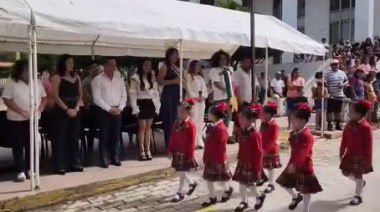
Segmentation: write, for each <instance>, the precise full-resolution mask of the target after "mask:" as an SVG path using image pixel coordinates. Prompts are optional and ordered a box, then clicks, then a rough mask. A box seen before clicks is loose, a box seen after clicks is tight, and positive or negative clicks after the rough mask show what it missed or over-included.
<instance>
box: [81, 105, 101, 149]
mask: <svg viewBox="0 0 380 212" xmlns="http://www.w3.org/2000/svg"><path fill="white" fill-rule="evenodd" d="M97 110H98V107H97V106H94V105H91V106H89V107H88V108H84V109H83V116H82V127H83V128H87V129H88V131H87V132H86V133H85V135H83V136H82V137H86V141H87V144H88V150H89V151H90V152H92V151H93V149H94V139H95V134H96V130H97V128H98V119H97ZM82 133H84V130H83V131H82Z"/></svg>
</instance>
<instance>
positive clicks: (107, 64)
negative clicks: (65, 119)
mask: <svg viewBox="0 0 380 212" xmlns="http://www.w3.org/2000/svg"><path fill="white" fill-rule="evenodd" d="M103 65H104V73H103V74H100V75H99V76H97V77H96V78H95V79H94V80H93V81H92V83H91V85H92V92H93V97H94V102H95V104H96V105H97V106H98V107H99V109H98V123H99V130H100V136H99V156H100V166H101V167H102V168H108V163H109V161H108V160H109V159H111V163H112V164H113V165H115V166H121V162H120V158H119V157H120V155H119V154H120V152H119V151H120V146H119V134H120V128H121V112H122V111H123V109H124V108H125V106H126V104H127V90H126V87H125V84H124V81H123V79H122V78H121V77H118V76H116V75H115V71H116V68H117V65H116V60H115V59H113V58H106V59H105V60H104V62H103Z"/></svg>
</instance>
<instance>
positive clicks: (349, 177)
mask: <svg viewBox="0 0 380 212" xmlns="http://www.w3.org/2000/svg"><path fill="white" fill-rule="evenodd" d="M347 178H348V179H350V180H351V181H353V182H354V183H356V179H355V177H354V175H350V176H348V177H347Z"/></svg>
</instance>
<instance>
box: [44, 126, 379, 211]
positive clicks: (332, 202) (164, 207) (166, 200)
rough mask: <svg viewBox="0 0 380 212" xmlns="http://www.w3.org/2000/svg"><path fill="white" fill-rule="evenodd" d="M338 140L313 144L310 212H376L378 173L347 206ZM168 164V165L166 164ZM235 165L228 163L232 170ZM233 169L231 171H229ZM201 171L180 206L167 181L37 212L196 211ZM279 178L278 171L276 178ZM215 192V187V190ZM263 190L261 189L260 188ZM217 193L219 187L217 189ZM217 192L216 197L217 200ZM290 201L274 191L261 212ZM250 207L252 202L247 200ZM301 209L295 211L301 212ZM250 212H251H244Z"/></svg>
mask: <svg viewBox="0 0 380 212" xmlns="http://www.w3.org/2000/svg"><path fill="white" fill-rule="evenodd" d="M379 139H380V132H379V131H378V132H376V133H375V142H374V143H375V144H374V159H373V161H374V169H375V171H376V170H377V168H376V167H378V166H379V165H380V144H379V143H378V141H379ZM339 144H340V140H317V141H316V143H315V147H314V163H315V169H316V175H317V177H318V179H319V181H320V183H321V184H322V187H323V189H324V191H323V192H322V193H318V194H316V195H313V196H312V202H313V204H312V211H313V212H335V211H339V212H341V211H342V212H356V211H357V212H359V211H360V212H378V211H380V203H379V202H378V198H377V196H376V195H377V194H378V190H380V172H374V173H372V174H370V175H368V176H366V180H367V187H366V188H365V191H364V203H363V204H362V205H360V206H358V207H350V206H348V205H347V202H348V201H349V199H350V197H351V196H352V195H353V192H354V185H353V183H352V182H351V181H349V180H348V179H346V178H344V177H343V176H342V175H341V174H340V171H339V169H338V165H339V159H338V150H339ZM288 157H289V152H287V151H285V152H283V153H282V155H281V159H282V161H283V163H284V164H286V163H287V160H288ZM168 163H169V161H168ZM234 165H235V163H234V162H232V166H234ZM233 168H234V167H233ZM201 174H202V169H201V170H199V171H197V172H193V173H191V176H192V177H194V178H195V179H196V180H197V181H198V182H199V184H200V186H199V187H198V188H197V190H196V191H195V192H194V194H193V195H192V196H188V197H186V199H185V200H184V201H183V202H182V203H176V204H174V203H171V202H170V200H171V199H172V197H173V195H174V193H175V191H176V189H177V185H178V179H177V178H176V177H171V178H168V179H165V180H162V181H158V182H153V183H146V184H140V185H138V186H133V187H129V188H126V189H123V190H119V191H115V192H113V193H109V194H103V195H100V196H96V197H90V198H86V199H83V200H80V201H76V202H68V203H65V204H63V205H58V206H54V207H52V208H46V209H39V210H38V211H52V210H55V211H125V212H134V211H142V212H149V211H155V212H161V211H163V212H171V211H180V212H187V211H197V210H200V209H201V207H200V205H201V203H202V202H203V201H205V200H207V199H208V196H207V189H206V185H205V183H204V181H203V180H202V179H201ZM278 174H279V171H278V173H277V175H278ZM232 185H233V187H234V189H235V194H234V195H233V198H232V199H231V201H229V202H227V203H223V204H221V203H220V204H217V205H215V206H214V207H212V208H208V209H206V210H205V209H203V210H202V211H221V212H222V211H233V209H234V208H235V207H236V206H237V205H238V204H239V202H240V198H239V191H238V184H237V183H232ZM217 189H218V187H217ZM262 189H263V188H262ZM219 190H221V187H219ZM221 195H222V194H221V192H219V194H218V196H221ZM289 203H290V197H289V196H288V195H287V194H286V193H285V192H284V191H283V190H282V189H281V188H280V187H279V186H277V187H276V191H275V192H274V193H272V194H270V195H268V196H267V200H266V202H265V204H264V207H263V208H262V209H261V211H268V212H282V211H288V209H287V205H288V204H289ZM250 205H251V206H253V205H254V198H253V197H252V196H251V197H250ZM300 206H301V207H299V208H298V209H296V210H295V211H301V209H302V205H301V204H300ZM247 211H252V210H247Z"/></svg>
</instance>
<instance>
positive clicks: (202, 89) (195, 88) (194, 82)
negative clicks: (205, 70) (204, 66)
mask: <svg viewBox="0 0 380 212" xmlns="http://www.w3.org/2000/svg"><path fill="white" fill-rule="evenodd" d="M185 77H186V91H187V92H186V96H187V97H192V98H195V97H201V98H204V99H206V98H207V96H208V90H207V86H206V82H205V81H204V79H203V77H202V76H200V75H197V76H194V79H193V78H192V77H191V74H186V76H185ZM200 93H202V96H199V94H200Z"/></svg>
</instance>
